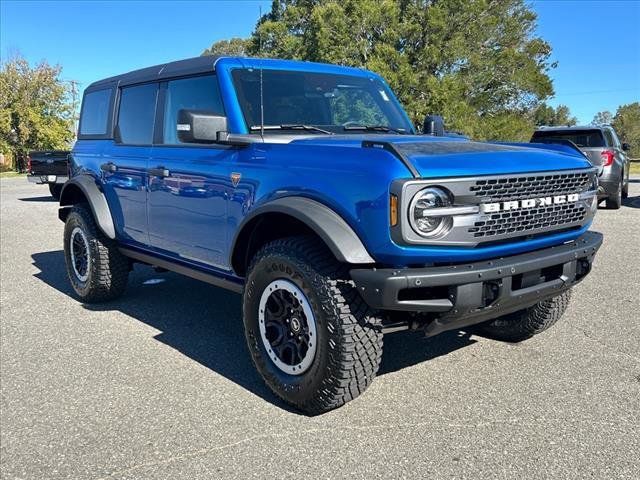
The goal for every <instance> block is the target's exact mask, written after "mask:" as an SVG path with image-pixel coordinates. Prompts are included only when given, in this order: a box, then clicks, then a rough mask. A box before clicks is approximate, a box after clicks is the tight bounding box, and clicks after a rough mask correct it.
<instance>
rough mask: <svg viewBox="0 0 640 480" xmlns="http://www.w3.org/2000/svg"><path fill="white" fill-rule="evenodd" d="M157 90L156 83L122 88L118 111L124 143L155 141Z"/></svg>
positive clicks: (144, 143)
mask: <svg viewBox="0 0 640 480" xmlns="http://www.w3.org/2000/svg"><path fill="white" fill-rule="evenodd" d="M157 91H158V85H157V84H155V83H150V84H147V85H139V86H137V87H126V88H123V89H122V92H121V94H120V111H119V113H118V127H119V129H120V139H121V141H122V143H129V144H134V145H150V144H151V143H152V142H153V121H154V117H155V112H156V94H157Z"/></svg>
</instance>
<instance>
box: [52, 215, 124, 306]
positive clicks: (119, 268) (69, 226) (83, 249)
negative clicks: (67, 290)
mask: <svg viewBox="0 0 640 480" xmlns="http://www.w3.org/2000/svg"><path fill="white" fill-rule="evenodd" d="M64 258H65V262H66V265H67V275H68V276H69V281H70V282H71V286H72V287H73V290H74V291H75V292H76V295H78V297H79V298H80V300H81V301H83V302H86V303H95V302H104V301H107V300H113V299H115V298H118V297H119V296H120V295H122V293H123V292H124V290H125V288H126V286H127V279H128V276H129V260H128V259H127V257H125V256H124V255H122V253H120V251H119V250H118V248H117V246H116V243H115V242H114V241H113V240H111V239H109V238H107V237H106V236H105V235H104V234H103V233H102V232H101V231H100V229H99V228H98V226H97V225H96V223H95V221H94V219H93V215H92V214H91V211H90V210H89V208H88V207H87V206H86V205H83V204H81V205H76V206H74V207H73V208H72V209H71V211H70V212H69V215H68V216H67V219H66V222H65V227H64Z"/></svg>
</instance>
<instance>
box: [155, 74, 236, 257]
mask: <svg viewBox="0 0 640 480" xmlns="http://www.w3.org/2000/svg"><path fill="white" fill-rule="evenodd" d="M159 98H160V101H159V105H161V106H162V108H163V115H162V118H163V120H162V124H163V127H162V132H161V135H159V136H158V138H157V139H156V140H157V142H156V145H154V147H153V148H152V151H151V158H150V162H149V170H148V173H149V183H148V185H149V191H148V200H147V212H148V215H147V216H148V225H149V243H150V245H151V246H152V247H153V248H155V249H157V250H160V253H164V254H166V255H170V256H173V257H176V258H180V259H183V260H189V261H196V262H199V263H204V264H207V265H210V266H213V267H216V268H220V269H224V270H227V269H229V265H228V263H229V262H228V258H227V252H228V249H227V201H228V197H229V192H230V191H231V180H230V174H231V162H232V160H233V158H234V157H235V156H236V155H237V150H236V149H234V148H231V147H227V146H221V145H197V144H184V143H181V142H180V141H179V140H178V138H177V118H178V111H179V110H181V109H193V110H203V111H207V112H211V113H215V114H217V115H224V108H223V106H222V100H221V98H220V92H219V88H218V83H217V79H216V77H215V75H203V76H197V77H191V78H183V79H178V80H170V81H168V82H165V83H163V84H162V85H161V93H160V97H159Z"/></svg>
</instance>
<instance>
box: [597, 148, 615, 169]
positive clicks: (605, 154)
mask: <svg viewBox="0 0 640 480" xmlns="http://www.w3.org/2000/svg"><path fill="white" fill-rule="evenodd" d="M600 156H601V157H602V160H603V162H602V166H603V167H608V166H609V165H611V164H612V163H613V157H614V156H615V153H613V152H612V151H611V150H603V151H601V152H600Z"/></svg>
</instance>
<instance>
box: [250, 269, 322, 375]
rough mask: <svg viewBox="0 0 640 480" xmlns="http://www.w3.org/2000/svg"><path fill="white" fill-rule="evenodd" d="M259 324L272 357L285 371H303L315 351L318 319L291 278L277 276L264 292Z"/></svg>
mask: <svg viewBox="0 0 640 480" xmlns="http://www.w3.org/2000/svg"><path fill="white" fill-rule="evenodd" d="M258 308H259V310H258V324H259V328H260V338H261V339H262V344H263V345H264V348H265V349H266V351H267V354H268V355H269V358H270V359H271V361H272V362H273V363H274V364H275V365H276V367H278V368H279V369H280V370H281V371H283V372H284V373H287V374H289V375H301V374H303V373H304V372H306V371H307V370H308V369H309V367H310V366H311V364H312V363H313V359H314V358H315V354H316V342H317V335H316V321H315V317H314V315H313V312H312V311H311V306H310V305H309V300H308V299H307V297H306V296H305V294H304V293H303V292H302V290H300V288H298V286H297V285H296V284H294V283H293V282H291V281H289V280H284V279H280V280H274V281H273V282H271V283H270V284H269V285H267V287H266V288H265V289H264V291H263V292H262V296H261V297H260V305H259V307H258Z"/></svg>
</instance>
